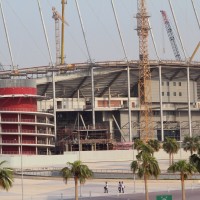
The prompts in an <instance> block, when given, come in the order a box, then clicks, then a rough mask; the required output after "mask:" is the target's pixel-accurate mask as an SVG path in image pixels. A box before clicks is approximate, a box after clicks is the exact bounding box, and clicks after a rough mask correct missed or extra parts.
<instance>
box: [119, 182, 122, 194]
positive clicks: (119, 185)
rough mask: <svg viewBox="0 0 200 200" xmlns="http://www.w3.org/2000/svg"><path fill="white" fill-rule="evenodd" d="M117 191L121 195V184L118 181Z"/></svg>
mask: <svg viewBox="0 0 200 200" xmlns="http://www.w3.org/2000/svg"><path fill="white" fill-rule="evenodd" d="M118 191H119V193H121V191H122V184H121V182H120V181H119V184H118Z"/></svg>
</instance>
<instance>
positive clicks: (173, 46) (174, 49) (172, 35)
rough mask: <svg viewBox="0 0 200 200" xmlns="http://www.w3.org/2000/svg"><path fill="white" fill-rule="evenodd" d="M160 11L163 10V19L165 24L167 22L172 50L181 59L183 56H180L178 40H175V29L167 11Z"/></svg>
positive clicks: (177, 58) (166, 26)
mask: <svg viewBox="0 0 200 200" xmlns="http://www.w3.org/2000/svg"><path fill="white" fill-rule="evenodd" d="M160 12H161V14H162V17H163V21H164V24H165V28H166V30H167V34H168V37H169V41H170V43H171V46H172V50H173V52H174V56H175V58H176V60H178V61H180V60H181V56H180V53H179V50H178V46H177V44H176V40H175V37H174V33H173V30H172V27H171V24H170V22H169V19H168V17H167V13H166V11H164V10H161V11H160Z"/></svg>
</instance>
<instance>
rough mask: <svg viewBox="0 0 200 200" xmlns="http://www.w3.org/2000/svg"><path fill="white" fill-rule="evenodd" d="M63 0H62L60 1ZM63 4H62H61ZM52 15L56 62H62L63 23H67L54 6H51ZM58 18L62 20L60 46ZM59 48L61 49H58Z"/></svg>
mask: <svg viewBox="0 0 200 200" xmlns="http://www.w3.org/2000/svg"><path fill="white" fill-rule="evenodd" d="M63 2H64V1H63V0H62V3H63ZM63 4H64V3H63ZM63 6H64V5H63ZM52 12H53V16H52V18H53V19H55V35H56V64H57V65H59V64H62V65H63V64H64V24H66V25H68V23H67V22H66V21H65V19H64V17H63V16H62V15H61V14H60V13H59V12H58V11H57V10H56V8H55V7H52ZM59 20H61V22H62V42H61V46H62V48H60V26H59ZM60 49H61V51H60Z"/></svg>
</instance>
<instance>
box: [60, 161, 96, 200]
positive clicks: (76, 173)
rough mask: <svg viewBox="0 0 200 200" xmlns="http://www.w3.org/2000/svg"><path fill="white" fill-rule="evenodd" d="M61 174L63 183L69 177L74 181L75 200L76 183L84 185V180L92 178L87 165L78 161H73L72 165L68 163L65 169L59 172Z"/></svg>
mask: <svg viewBox="0 0 200 200" xmlns="http://www.w3.org/2000/svg"><path fill="white" fill-rule="evenodd" d="M61 174H62V177H63V180H64V181H65V183H67V180H68V179H69V178H71V177H73V178H74V181H75V199H76V200H78V181H80V183H85V181H86V179H88V178H90V177H92V175H93V172H92V170H90V169H89V168H88V166H87V165H84V164H82V162H81V161H80V160H77V161H74V162H73V163H71V162H68V163H67V167H64V168H63V169H62V170H61Z"/></svg>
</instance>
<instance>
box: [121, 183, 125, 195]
mask: <svg viewBox="0 0 200 200" xmlns="http://www.w3.org/2000/svg"><path fill="white" fill-rule="evenodd" d="M124 188H125V185H124V183H123V181H122V183H121V189H122V193H124Z"/></svg>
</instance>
